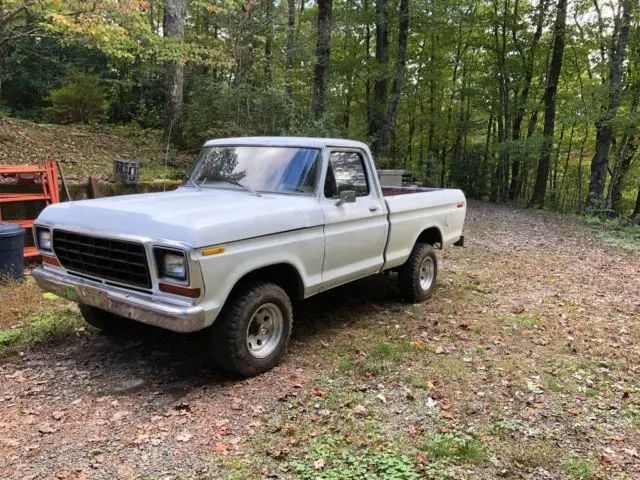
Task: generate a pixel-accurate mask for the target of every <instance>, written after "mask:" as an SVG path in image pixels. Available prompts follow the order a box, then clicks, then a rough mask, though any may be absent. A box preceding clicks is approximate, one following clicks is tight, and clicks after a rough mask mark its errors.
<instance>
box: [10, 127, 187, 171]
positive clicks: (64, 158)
mask: <svg viewBox="0 0 640 480" xmlns="http://www.w3.org/2000/svg"><path fill="white" fill-rule="evenodd" d="M165 148H166V145H165V144H164V142H162V139H161V134H160V132H158V131H153V130H139V131H134V130H117V129H111V130H107V129H102V130H96V129H92V128H90V127H86V126H65V125H49V124H39V123H33V122H29V121H25V120H18V119H15V118H9V117H3V116H0V165H4V164H36V163H39V162H41V161H43V160H46V159H48V158H52V159H55V160H59V161H60V162H61V163H62V165H63V169H64V173H65V175H66V177H67V179H68V180H69V181H70V182H73V181H81V182H85V181H86V179H87V177H89V176H92V177H94V178H99V179H102V180H106V179H108V178H109V176H110V175H111V173H112V171H113V160H116V159H122V160H135V161H139V162H141V172H140V173H141V177H142V179H143V180H153V179H157V178H161V177H163V176H164V163H165V151H164V150H165ZM194 160H195V154H194V153H192V152H191V153H178V154H176V153H175V152H174V151H172V152H170V154H169V162H168V163H169V168H168V171H167V175H168V176H176V175H180V174H181V173H183V172H184V171H185V169H186V168H188V166H190V165H191V163H192V162H193V161H194Z"/></svg>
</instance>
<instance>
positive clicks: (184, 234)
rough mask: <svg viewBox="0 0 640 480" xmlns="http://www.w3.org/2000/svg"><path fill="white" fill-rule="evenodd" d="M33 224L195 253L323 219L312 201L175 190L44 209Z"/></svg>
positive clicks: (223, 191) (234, 192)
mask: <svg viewBox="0 0 640 480" xmlns="http://www.w3.org/2000/svg"><path fill="white" fill-rule="evenodd" d="M36 223H39V224H43V225H50V226H53V227H56V228H63V229H70V230H74V229H83V230H90V231H93V232H96V233H100V234H103V235H105V236H111V235H113V234H127V235H136V236H140V237H145V238H150V239H157V240H172V241H178V242H184V243H186V244H189V245H191V246H193V247H196V248H198V247H203V246H207V245H212V244H217V243H225V242H233V241H237V240H242V239H247V238H253V237H259V236H262V235H270V234H274V233H278V232H285V231H289V230H296V229H300V228H307V227H314V226H318V225H322V224H323V223H324V216H323V214H322V209H321V207H320V205H319V203H318V201H317V199H316V198H313V197H303V196H297V195H270V194H263V195H262V196H260V197H258V196H256V195H253V194H252V193H249V192H245V191H242V190H231V189H220V188H203V189H201V190H198V189H196V188H179V189H178V190H174V191H172V192H166V193H147V194H137V195H123V196H117V197H107V198H99V199H95V200H81V201H75V202H67V203H58V204H55V205H50V206H48V207H47V208H45V209H44V210H43V211H42V213H41V214H40V215H39V216H38V219H37V220H36Z"/></svg>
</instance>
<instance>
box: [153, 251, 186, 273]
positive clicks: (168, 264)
mask: <svg viewBox="0 0 640 480" xmlns="http://www.w3.org/2000/svg"><path fill="white" fill-rule="evenodd" d="M154 255H155V258H156V267H157V268H158V277H160V278H173V279H176V280H186V279H187V273H188V272H187V257H186V255H185V254H184V253H182V252H180V251H176V250H170V249H165V248H155V249H154Z"/></svg>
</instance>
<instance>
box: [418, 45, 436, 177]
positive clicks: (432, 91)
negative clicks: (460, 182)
mask: <svg viewBox="0 0 640 480" xmlns="http://www.w3.org/2000/svg"><path fill="white" fill-rule="evenodd" d="M436 38H437V37H436V36H435V34H434V33H431V53H430V54H429V133H428V137H427V138H428V140H427V152H428V157H427V165H428V168H427V172H430V171H431V170H433V172H434V173H433V177H434V178H435V161H436V151H437V148H436V146H435V141H434V140H435V134H436V67H435V64H436ZM420 124H421V125H422V122H421V123H420ZM421 153H422V152H421Z"/></svg>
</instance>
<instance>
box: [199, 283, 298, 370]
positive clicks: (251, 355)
mask: <svg viewBox="0 0 640 480" xmlns="http://www.w3.org/2000/svg"><path fill="white" fill-rule="evenodd" d="M292 324H293V313H292V308H291V301H290V300H289V296H288V295H287V294H286V292H285V291H284V290H283V289H282V288H280V287H279V286H277V285H275V284H273V283H266V282H258V283H254V284H252V285H247V286H245V287H244V288H242V289H240V290H239V291H238V292H237V293H236V294H235V295H234V296H233V297H232V298H230V299H229V300H228V302H227V304H226V305H225V307H224V309H223V311H222V312H221V313H220V316H219V317H218V319H217V320H216V321H215V322H214V324H213V326H212V328H211V331H210V335H211V337H210V338H211V341H210V343H211V346H212V348H213V355H214V358H215V359H216V361H217V363H218V365H219V366H220V367H221V368H222V369H223V370H224V371H225V372H226V373H228V374H230V375H233V376H241V377H251V376H254V375H258V374H260V373H264V372H266V371H268V370H271V369H272V368H273V367H274V366H275V365H276V364H277V363H278V361H279V360H280V358H281V357H282V355H283V353H284V351H285V349H286V348H287V344H288V343H289V337H290V335H291V328H292Z"/></svg>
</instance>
